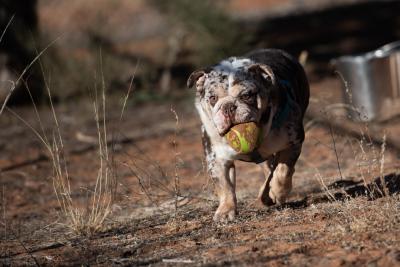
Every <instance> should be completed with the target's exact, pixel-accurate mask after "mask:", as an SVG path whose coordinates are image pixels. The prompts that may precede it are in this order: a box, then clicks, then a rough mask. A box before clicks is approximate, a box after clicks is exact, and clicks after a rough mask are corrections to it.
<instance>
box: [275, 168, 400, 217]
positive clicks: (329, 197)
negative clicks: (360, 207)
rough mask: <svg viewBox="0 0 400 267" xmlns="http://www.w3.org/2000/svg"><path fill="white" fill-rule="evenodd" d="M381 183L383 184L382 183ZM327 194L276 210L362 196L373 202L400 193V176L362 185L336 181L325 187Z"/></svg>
mask: <svg viewBox="0 0 400 267" xmlns="http://www.w3.org/2000/svg"><path fill="white" fill-rule="evenodd" d="M382 181H383V183H382ZM327 189H328V190H329V193H328V192H326V191H325V192H323V191H322V192H319V193H318V194H317V195H316V196H306V197H304V198H303V199H301V200H296V201H291V202H287V203H285V204H284V205H281V206H280V207H277V208H278V209H284V208H290V209H301V208H305V207H308V206H309V205H311V204H317V203H326V202H332V201H344V200H346V199H349V198H355V197H360V196H364V197H367V198H368V200H375V199H378V198H381V197H384V196H387V195H389V196H391V195H395V194H397V193H399V192H400V175H399V174H396V173H391V174H388V175H385V176H384V177H383V179H382V177H377V178H375V179H374V180H373V181H372V182H370V183H368V184H364V183H363V181H359V182H355V181H352V180H338V181H335V182H333V183H332V184H330V185H328V186H327Z"/></svg>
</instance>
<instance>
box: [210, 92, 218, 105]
mask: <svg viewBox="0 0 400 267" xmlns="http://www.w3.org/2000/svg"><path fill="white" fill-rule="evenodd" d="M208 101H209V102H210V104H211V106H214V105H215V103H217V101H218V97H217V96H216V95H210V96H209V98H208Z"/></svg>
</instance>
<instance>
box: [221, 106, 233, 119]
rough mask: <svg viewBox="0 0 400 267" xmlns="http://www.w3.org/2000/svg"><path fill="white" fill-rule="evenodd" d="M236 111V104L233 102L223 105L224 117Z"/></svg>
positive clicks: (230, 115)
mask: <svg viewBox="0 0 400 267" xmlns="http://www.w3.org/2000/svg"><path fill="white" fill-rule="evenodd" d="M235 111H236V106H235V105H234V104H233V103H227V104H225V105H224V106H223V109H222V112H223V113H224V116H225V117H232V116H233V114H234V113H235Z"/></svg>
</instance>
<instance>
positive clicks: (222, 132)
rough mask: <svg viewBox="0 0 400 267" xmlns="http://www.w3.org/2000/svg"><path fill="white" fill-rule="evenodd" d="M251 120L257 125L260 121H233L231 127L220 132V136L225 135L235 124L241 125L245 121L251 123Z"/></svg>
mask: <svg viewBox="0 0 400 267" xmlns="http://www.w3.org/2000/svg"><path fill="white" fill-rule="evenodd" d="M249 122H254V123H256V124H257V125H258V124H259V122H258V121H256V120H246V121H242V122H238V123H232V124H231V125H230V126H229V127H227V128H226V129H224V130H223V131H221V132H219V135H220V136H225V135H226V134H227V133H228V132H229V131H230V130H231V129H232V128H233V127H234V126H236V125H239V124H243V123H249Z"/></svg>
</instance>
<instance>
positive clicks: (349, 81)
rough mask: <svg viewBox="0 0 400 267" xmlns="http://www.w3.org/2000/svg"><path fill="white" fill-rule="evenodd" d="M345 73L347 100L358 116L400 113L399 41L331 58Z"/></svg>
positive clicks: (371, 117) (368, 117)
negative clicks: (363, 52)
mask: <svg viewBox="0 0 400 267" xmlns="http://www.w3.org/2000/svg"><path fill="white" fill-rule="evenodd" d="M332 63H333V65H334V67H335V68H336V69H337V71H338V72H339V73H340V75H341V76H342V77H343V79H344V82H343V92H344V94H343V95H344V100H345V102H346V103H347V104H349V105H350V106H351V107H354V109H349V114H350V115H351V117H352V118H353V119H355V120H361V121H371V120H378V121H379V120H386V119H388V118H390V117H392V116H394V115H397V114H399V113H400V41H396V42H393V43H390V44H387V45H384V46H382V47H380V48H378V49H377V50H375V51H372V52H368V53H365V54H360V55H353V56H342V57H339V58H337V59H334V60H332Z"/></svg>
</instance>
